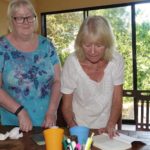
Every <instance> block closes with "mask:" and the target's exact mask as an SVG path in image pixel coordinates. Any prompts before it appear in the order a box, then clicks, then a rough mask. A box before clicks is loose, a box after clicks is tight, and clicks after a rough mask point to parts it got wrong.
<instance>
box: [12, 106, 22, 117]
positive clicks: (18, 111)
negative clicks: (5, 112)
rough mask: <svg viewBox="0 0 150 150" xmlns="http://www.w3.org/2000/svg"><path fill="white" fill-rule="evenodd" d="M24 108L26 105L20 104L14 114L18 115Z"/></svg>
mask: <svg viewBox="0 0 150 150" xmlns="http://www.w3.org/2000/svg"><path fill="white" fill-rule="evenodd" d="M23 108H24V107H23V106H22V105H21V106H19V107H18V108H17V110H16V111H15V113H14V114H15V115H16V116H17V115H18V114H19V113H20V111H21V110H22V109H23Z"/></svg>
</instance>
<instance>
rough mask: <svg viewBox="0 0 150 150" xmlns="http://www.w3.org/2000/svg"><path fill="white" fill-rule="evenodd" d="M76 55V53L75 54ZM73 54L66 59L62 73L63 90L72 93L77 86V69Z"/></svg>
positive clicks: (65, 92)
mask: <svg viewBox="0 0 150 150" xmlns="http://www.w3.org/2000/svg"><path fill="white" fill-rule="evenodd" d="M74 55H75V54H74ZM74 55H73V54H71V55H70V56H69V57H68V58H67V59H66V61H65V64H64V66H63V69H62V74H61V92H62V93H64V94H71V93H73V91H74V90H75V89H76V87H77V77H78V73H77V69H76V65H75V56H74Z"/></svg>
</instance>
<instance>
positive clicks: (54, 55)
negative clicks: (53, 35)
mask: <svg viewBox="0 0 150 150" xmlns="http://www.w3.org/2000/svg"><path fill="white" fill-rule="evenodd" d="M48 44H49V49H50V58H51V62H52V64H53V65H55V64H59V63H60V60H59V57H58V55H57V52H56V49H55V47H54V45H53V43H52V42H51V41H50V40H49V41H48Z"/></svg>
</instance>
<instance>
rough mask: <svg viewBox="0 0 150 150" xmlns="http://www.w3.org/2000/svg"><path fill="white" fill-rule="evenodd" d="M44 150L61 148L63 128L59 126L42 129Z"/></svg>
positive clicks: (58, 149)
mask: <svg viewBox="0 0 150 150" xmlns="http://www.w3.org/2000/svg"><path fill="white" fill-rule="evenodd" d="M43 133H44V138H45V144H46V150H62V149H63V145H62V141H63V137H64V129H61V128H51V129H46V130H44V131H43Z"/></svg>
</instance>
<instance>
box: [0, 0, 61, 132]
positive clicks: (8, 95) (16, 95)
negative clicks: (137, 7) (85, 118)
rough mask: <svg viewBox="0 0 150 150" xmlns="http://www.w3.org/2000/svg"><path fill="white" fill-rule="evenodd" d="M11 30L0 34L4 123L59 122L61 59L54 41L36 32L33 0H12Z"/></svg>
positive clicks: (24, 125) (0, 99)
mask: <svg viewBox="0 0 150 150" xmlns="http://www.w3.org/2000/svg"><path fill="white" fill-rule="evenodd" d="M8 18H9V25H10V33H9V34H8V35H6V36H2V37H0V87H1V88H0V105H1V112H0V113H1V117H0V118H1V124H2V125H15V126H20V129H21V130H22V131H26V132H28V131H30V130H31V129H32V127H33V126H43V127H46V128H47V127H50V126H52V125H55V122H56V115H57V108H58V105H59V101H60V61H59V58H58V56H57V54H56V51H55V48H54V46H53V44H52V43H51V41H50V40H48V39H47V38H45V37H43V36H41V35H38V34H37V33H36V30H37V27H38V20H37V14H36V12H35V9H34V7H33V5H32V3H31V2H30V1H29V0H11V1H10V3H9V6H8Z"/></svg>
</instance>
